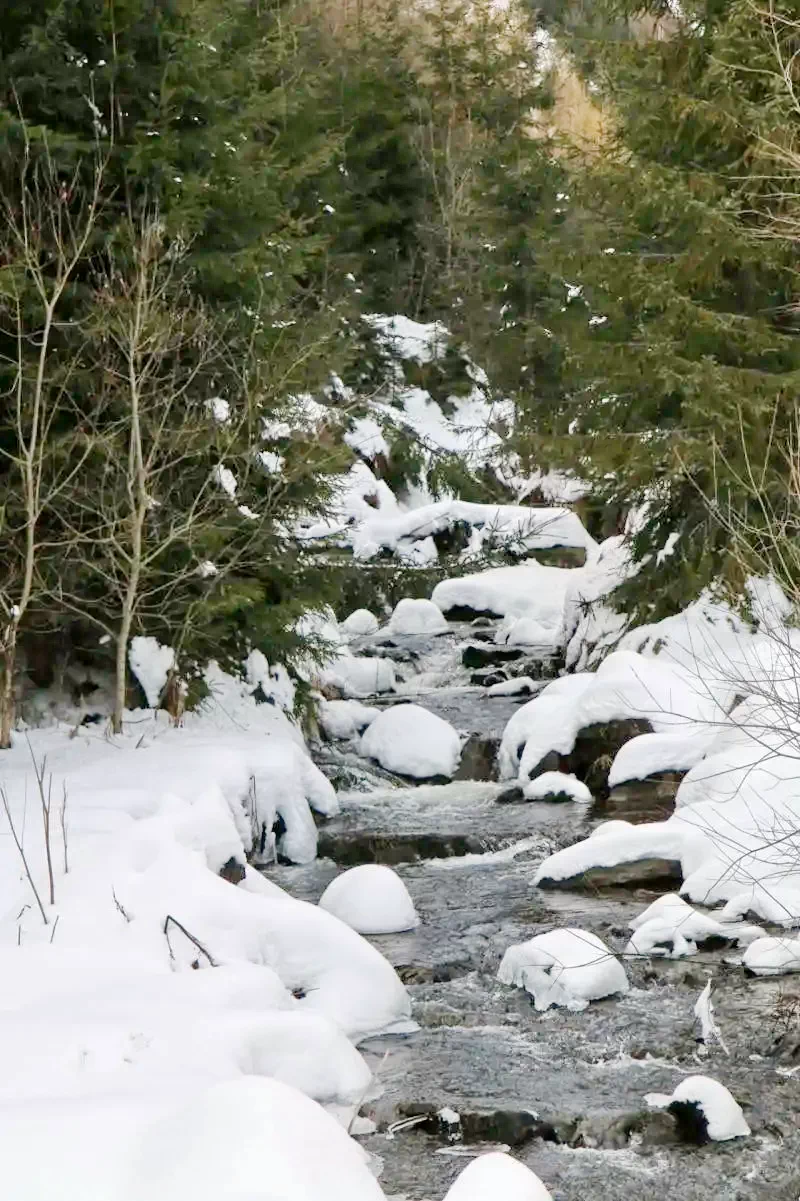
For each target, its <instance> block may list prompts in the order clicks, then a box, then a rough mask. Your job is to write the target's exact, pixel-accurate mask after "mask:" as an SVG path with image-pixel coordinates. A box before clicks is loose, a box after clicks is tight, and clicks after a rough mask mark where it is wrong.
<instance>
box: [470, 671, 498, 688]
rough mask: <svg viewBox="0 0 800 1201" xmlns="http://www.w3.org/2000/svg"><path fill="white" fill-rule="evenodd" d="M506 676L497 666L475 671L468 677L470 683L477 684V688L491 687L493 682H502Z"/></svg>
mask: <svg viewBox="0 0 800 1201" xmlns="http://www.w3.org/2000/svg"><path fill="white" fill-rule="evenodd" d="M507 679H508V676H507V675H506V673H505V672H504V671H500V670H499V669H497V668H489V669H487V670H486V671H475V672H473V673H472V675H471V676H470V677H469V682H470V684H477V685H478V687H479V688H491V687H492V685H493V684H504V683H505V682H506V680H507Z"/></svg>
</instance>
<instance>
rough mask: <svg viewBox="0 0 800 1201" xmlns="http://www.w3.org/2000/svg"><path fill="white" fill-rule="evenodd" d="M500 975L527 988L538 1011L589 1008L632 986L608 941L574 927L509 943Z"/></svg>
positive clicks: (505, 981) (498, 975) (502, 981)
mask: <svg viewBox="0 0 800 1201" xmlns="http://www.w3.org/2000/svg"><path fill="white" fill-rule="evenodd" d="M497 978H498V980H500V981H501V983H503V984H515V985H517V987H519V988H524V989H526V990H527V991H528V992H529V993H531V995H532V996H533V999H534V1003H535V1005H536V1008H537V1009H539V1010H544V1009H548V1008H549V1007H550V1006H551V1005H563V1006H565V1007H566V1008H567V1009H585V1008H586V1006H587V1005H588V1004H589V1002H590V1001H599V1000H600V999H601V998H602V997H610V996H613V995H614V994H615V993H626V992H627V991H628V987H629V985H628V978H627V976H626V975H625V969H624V968H623V966H622V964H621V963H620V962H619V960H618V959H617V958H616V957H615V956H614V954H613V953H612V952H611V951H610V950H609V949H608V947H607V946H606V945H605V943H604V942H603V941H602V940H601V939H599V938H598V937H597V935H596V934H591V933H589V931H587V930H578V929H574V928H569V929H565V930H549V931H548V932H547V933H546V934H537V935H535V937H534V938H531V939H529V940H528V941H527V942H523V943H518V944H517V945H516V946H512V947H509V948H508V950H507V951H506V953H505V955H504V956H503V959H502V961H501V963H500V968H499V970H498V973H497Z"/></svg>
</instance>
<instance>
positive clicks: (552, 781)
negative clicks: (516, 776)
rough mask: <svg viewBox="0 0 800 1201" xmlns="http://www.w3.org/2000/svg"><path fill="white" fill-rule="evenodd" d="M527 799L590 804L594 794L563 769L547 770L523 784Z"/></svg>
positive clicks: (524, 794)
mask: <svg viewBox="0 0 800 1201" xmlns="http://www.w3.org/2000/svg"><path fill="white" fill-rule="evenodd" d="M522 795H523V796H524V797H525V800H526V801H548V800H550V801H562V800H569V801H579V802H580V803H581V804H590V803H591V800H592V794H591V792H590V791H589V789H588V788H587V787H586V785H585V784H583V783H582V782H581V781H580V780H578V779H577V778H576V777H575V776H573V775H571V774H569V773H567V772H563V771H545V772H542V774H541V775H540V776H536V778H535V779H534V780H528V782H527V784H525V785H524V786H523V789H522Z"/></svg>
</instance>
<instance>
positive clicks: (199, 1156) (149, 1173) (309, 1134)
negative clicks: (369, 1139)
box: [120, 1076, 383, 1201]
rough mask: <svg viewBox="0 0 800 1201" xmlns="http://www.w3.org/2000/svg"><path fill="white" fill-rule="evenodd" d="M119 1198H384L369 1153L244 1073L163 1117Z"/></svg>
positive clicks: (303, 1101) (318, 1112)
mask: <svg viewBox="0 0 800 1201" xmlns="http://www.w3.org/2000/svg"><path fill="white" fill-rule="evenodd" d="M120 1197H121V1201H142V1198H144V1197H146V1198H147V1199H148V1201H176V1198H178V1197H186V1198H191V1201H221V1199H222V1198H225V1201H256V1199H257V1201H284V1199H287V1198H291V1201H382V1198H383V1192H382V1190H381V1188H380V1186H379V1185H378V1183H377V1181H376V1180H375V1178H374V1176H373V1175H372V1173H371V1172H370V1170H369V1167H368V1161H367V1156H366V1153H365V1152H364V1151H363V1150H362V1149H361V1147H359V1146H358V1144H357V1143H356V1142H354V1141H353V1139H351V1138H350V1137H349V1135H348V1134H347V1133H346V1131H345V1130H344V1129H343V1128H342V1127H341V1126H340V1125H339V1123H338V1122H337V1121H336V1120H335V1119H334V1118H332V1117H331V1116H330V1114H328V1113H326V1112H325V1110H324V1109H323V1108H322V1107H321V1106H320V1105H318V1104H317V1103H316V1102H315V1101H312V1100H310V1099H309V1098H308V1097H306V1096H304V1095H303V1094H302V1093H301V1092H298V1091H297V1090H296V1089H294V1088H291V1087H289V1086H288V1085H286V1084H281V1083H280V1082H279V1081H277V1080H267V1079H263V1078H260V1077H257V1076H242V1077H241V1078H239V1079H235V1080H230V1081H227V1082H225V1083H223V1084H217V1085H215V1086H213V1087H212V1088H210V1089H208V1090H207V1091H205V1092H204V1093H202V1094H201V1095H200V1096H199V1097H197V1098H196V1099H195V1100H193V1101H191V1102H189V1104H187V1105H186V1106H184V1107H183V1108H180V1109H178V1110H177V1111H176V1112H173V1113H171V1114H168V1115H167V1116H166V1117H159V1118H157V1119H156V1121H155V1122H154V1123H153V1124H152V1126H151V1127H150V1129H149V1130H147V1131H145V1133H144V1134H143V1135H142V1136H141V1138H140V1140H139V1144H138V1146H137V1147H136V1148H135V1151H134V1158H133V1165H132V1168H131V1170H130V1179H129V1182H128V1187H127V1188H123V1190H122V1191H121V1194H120Z"/></svg>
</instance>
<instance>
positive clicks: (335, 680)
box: [321, 651, 396, 697]
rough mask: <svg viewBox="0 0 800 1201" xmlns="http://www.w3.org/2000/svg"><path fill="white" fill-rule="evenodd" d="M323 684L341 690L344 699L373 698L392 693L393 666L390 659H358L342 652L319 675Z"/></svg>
mask: <svg viewBox="0 0 800 1201" xmlns="http://www.w3.org/2000/svg"><path fill="white" fill-rule="evenodd" d="M321 678H322V682H323V683H324V684H333V685H334V686H335V687H337V688H341V690H342V692H343V693H344V694H345V696H346V697H367V696H374V695H376V694H377V693H380V692H392V691H393V690H394V686H395V682H396V681H395V673H394V664H393V663H392V661H391V659H378V658H375V659H368V658H359V657H358V656H356V655H351V654H348V653H347V652H346V651H342V652H341V653H340V654H339V655H337V656H336V658H335V659H332V660H331V661H330V662H329V663H328V664H327V665H326V667H325V669H324V671H323V672H322V673H321Z"/></svg>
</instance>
